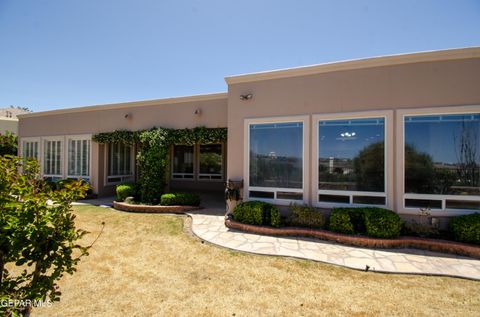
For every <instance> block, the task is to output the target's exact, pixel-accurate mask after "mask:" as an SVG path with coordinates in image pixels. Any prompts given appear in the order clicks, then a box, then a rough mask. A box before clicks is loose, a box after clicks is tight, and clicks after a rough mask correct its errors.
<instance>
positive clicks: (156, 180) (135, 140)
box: [92, 127, 227, 203]
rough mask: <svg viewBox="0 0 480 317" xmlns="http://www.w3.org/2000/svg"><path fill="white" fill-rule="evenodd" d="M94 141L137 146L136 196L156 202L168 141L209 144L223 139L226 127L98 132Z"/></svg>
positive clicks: (165, 169)
mask: <svg viewBox="0 0 480 317" xmlns="http://www.w3.org/2000/svg"><path fill="white" fill-rule="evenodd" d="M92 140H93V141H94V142H97V143H101V144H106V143H125V144H130V145H134V144H136V145H137V148H138V153H137V164H138V167H139V181H138V182H139V187H140V196H141V199H142V201H143V202H148V203H156V200H158V199H159V198H160V196H161V195H162V193H163V191H164V189H165V186H166V184H167V178H168V175H169V171H168V169H169V166H170V164H169V163H170V162H169V155H168V153H169V151H168V149H169V147H170V145H172V144H183V145H194V144H195V143H202V144H211V143H221V142H225V141H226V140H227V128H206V127H196V128H193V129H178V130H173V129H167V128H152V129H150V130H141V131H127V130H117V131H114V132H107V133H99V134H96V135H94V136H93V137H92Z"/></svg>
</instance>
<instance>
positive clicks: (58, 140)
mask: <svg viewBox="0 0 480 317" xmlns="http://www.w3.org/2000/svg"><path fill="white" fill-rule="evenodd" d="M63 140H64V138H63V137H52V138H43V161H42V165H43V177H46V178H50V179H51V180H57V179H61V178H63Z"/></svg>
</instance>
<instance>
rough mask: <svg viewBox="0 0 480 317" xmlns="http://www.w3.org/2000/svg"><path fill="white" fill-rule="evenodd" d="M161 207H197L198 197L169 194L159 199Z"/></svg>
mask: <svg viewBox="0 0 480 317" xmlns="http://www.w3.org/2000/svg"><path fill="white" fill-rule="evenodd" d="M160 205H163V206H199V205H200V196H198V195H197V194H191V193H169V194H163V195H162V196H161V198H160Z"/></svg>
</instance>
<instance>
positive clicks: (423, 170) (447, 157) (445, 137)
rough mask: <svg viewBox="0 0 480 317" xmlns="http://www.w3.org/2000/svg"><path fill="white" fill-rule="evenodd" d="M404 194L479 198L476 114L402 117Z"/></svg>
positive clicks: (478, 122) (479, 131)
mask: <svg viewBox="0 0 480 317" xmlns="http://www.w3.org/2000/svg"><path fill="white" fill-rule="evenodd" d="M405 192H406V193H418V194H440V195H480V114H463V115H457V114H456V115H435V116H409V117H405Z"/></svg>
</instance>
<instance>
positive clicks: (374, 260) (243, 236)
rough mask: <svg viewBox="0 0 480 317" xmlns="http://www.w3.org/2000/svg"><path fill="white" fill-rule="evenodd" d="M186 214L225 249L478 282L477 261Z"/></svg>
mask: <svg viewBox="0 0 480 317" xmlns="http://www.w3.org/2000/svg"><path fill="white" fill-rule="evenodd" d="M112 200H113V197H108V198H103V199H95V200H82V201H81V202H78V203H74V204H76V205H95V206H100V207H111V206H112ZM207 205H208V208H206V209H202V210H198V211H196V212H192V213H189V215H190V216H191V217H192V231H193V233H194V234H195V235H196V236H198V237H199V238H200V239H202V240H205V241H208V242H210V243H212V244H215V245H219V246H222V247H225V248H229V249H233V250H238V251H244V252H250V253H256V254H264V255H276V256H290V257H295V258H301V259H309V260H314V261H321V262H325V263H330V264H335V265H341V266H345V267H349V268H352V269H359V270H365V269H366V267H367V266H368V267H369V270H370V271H377V272H389V273H409V274H427V275H446V276H457V277H464V278H470V279H476V280H480V260H476V259H472V258H467V257H462V256H456V255H451V254H444V253H437V252H430V251H423V250H416V249H391V250H389V249H377V250H373V249H366V248H358V247H349V246H345V245H341V244H336V243H331V242H327V241H322V240H318V239H309V238H289V237H271V236H262V235H255V234H250V233H243V232H239V231H236V230H232V229H229V228H227V227H225V224H224V219H225V218H224V216H223V214H224V213H225V210H224V209H223V204H216V205H215V204H212V203H211V202H210V201H209V202H208V204H207Z"/></svg>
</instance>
